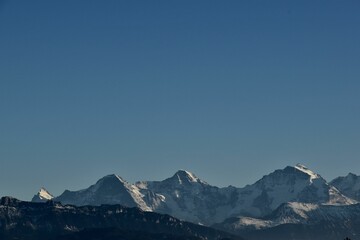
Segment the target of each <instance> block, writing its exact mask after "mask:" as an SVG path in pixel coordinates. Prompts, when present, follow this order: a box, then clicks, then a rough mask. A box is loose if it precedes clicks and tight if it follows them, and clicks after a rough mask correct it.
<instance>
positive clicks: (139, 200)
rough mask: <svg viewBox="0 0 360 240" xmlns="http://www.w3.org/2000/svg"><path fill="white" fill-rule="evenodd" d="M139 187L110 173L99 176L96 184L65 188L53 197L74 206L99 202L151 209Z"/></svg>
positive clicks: (98, 203) (99, 203)
mask: <svg viewBox="0 0 360 240" xmlns="http://www.w3.org/2000/svg"><path fill="white" fill-rule="evenodd" d="M143 197H144V196H143V195H142V194H141V193H140V191H139V189H138V188H137V187H136V186H134V185H132V184H130V183H128V182H126V181H125V180H124V179H122V178H121V177H120V176H118V175H115V174H112V175H108V176H105V177H103V178H101V179H100V180H99V181H97V182H96V184H94V185H92V186H90V187H89V188H87V189H84V190H80V191H69V190H66V191H65V192H64V193H63V194H61V195H60V196H58V197H56V198H54V200H55V201H59V202H61V203H63V204H73V205H76V206H85V205H93V206H99V205H101V204H122V205H124V206H127V207H139V208H140V209H142V210H144V211H151V209H150V208H149V207H148V206H147V205H146V203H145V202H144V200H143Z"/></svg>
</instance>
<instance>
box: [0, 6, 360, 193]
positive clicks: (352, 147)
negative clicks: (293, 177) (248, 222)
mask: <svg viewBox="0 0 360 240" xmlns="http://www.w3.org/2000/svg"><path fill="white" fill-rule="evenodd" d="M359 12H360V2H359V1H331V0H326V1H314V0H311V1H253V0H251V1H250V0H249V1H245V0H244V1H210V0H204V1H200V0H199V1H192V0H191V1H183V0H182V1H169V0H164V1H148V0H146V1H117V0H116V1H115V0H109V1H100V0H99V1H91V0H78V1H73V0H62V1H55V0H41V1H40V0H34V1H28V0H16V1H14V0H0V195H12V196H15V197H18V198H21V199H30V198H31V197H32V195H33V194H34V193H35V192H37V190H38V188H39V187H41V186H44V187H46V188H47V189H48V190H49V191H50V192H52V193H53V194H55V195H59V194H60V193H61V192H62V191H63V190H64V189H70V190H78V189H80V188H84V187H87V186H89V185H90V184H92V183H94V182H95V181H96V180H97V179H99V178H100V177H102V176H104V175H106V174H111V173H116V174H119V175H120V176H122V177H123V178H125V179H127V180H128V181H130V182H134V181H136V180H161V179H164V178H166V177H169V176H171V175H173V174H174V172H175V171H176V170H178V169H187V170H189V171H192V172H194V173H195V174H196V175H198V176H199V177H200V178H202V179H203V180H205V181H207V182H209V183H210V184H213V185H218V186H227V185H230V184H231V185H234V186H244V185H245V184H248V183H253V182H254V181H256V180H257V179H259V178H260V177H261V176H263V175H264V174H267V173H269V172H271V171H273V170H275V169H279V168H284V167H285V166H287V165H294V164H296V163H298V162H300V163H303V164H305V165H307V166H308V167H310V168H311V169H313V170H315V171H317V172H318V173H320V174H321V175H322V176H324V177H325V178H326V179H328V180H331V179H332V178H334V177H336V176H338V175H345V174H347V173H348V172H350V171H351V172H354V173H357V174H360V159H359V156H360V127H359V123H360V65H359V64H360V27H359V26H360V14H359Z"/></svg>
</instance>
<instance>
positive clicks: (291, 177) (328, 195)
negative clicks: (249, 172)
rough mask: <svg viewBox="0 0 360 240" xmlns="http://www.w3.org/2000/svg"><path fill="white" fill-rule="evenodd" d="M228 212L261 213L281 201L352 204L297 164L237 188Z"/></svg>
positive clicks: (315, 175)
mask: <svg viewBox="0 0 360 240" xmlns="http://www.w3.org/2000/svg"><path fill="white" fill-rule="evenodd" d="M237 191H238V195H237V202H236V204H235V206H234V208H233V209H232V210H231V215H232V216H236V215H243V216H252V217H254V216H264V215H267V214H269V213H270V212H272V211H273V210H275V209H276V208H277V207H279V206H280V205H281V204H282V203H286V202H303V203H321V204H340V205H341V204H345V205H347V204H354V203H356V201H354V200H352V199H350V198H348V197H346V196H344V195H343V194H341V193H340V192H339V191H338V190H337V189H336V188H335V187H333V186H331V185H330V184H328V183H327V182H326V180H325V179H323V178H322V177H321V176H320V175H319V174H316V173H314V172H313V171H311V170H309V169H308V168H307V167H305V166H303V165H300V164H297V165H296V166H295V167H289V166H288V167H286V168H284V169H282V170H276V171H274V172H273V173H271V174H269V175H266V176H264V177H263V178H261V179H260V180H259V181H257V182H256V183H254V184H252V185H248V186H245V187H244V188H241V189H238V190H237Z"/></svg>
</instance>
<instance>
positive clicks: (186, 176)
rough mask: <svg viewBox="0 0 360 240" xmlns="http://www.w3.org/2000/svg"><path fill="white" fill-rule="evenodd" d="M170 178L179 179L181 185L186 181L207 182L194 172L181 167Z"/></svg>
mask: <svg viewBox="0 0 360 240" xmlns="http://www.w3.org/2000/svg"><path fill="white" fill-rule="evenodd" d="M170 179H174V180H175V181H177V182H178V183H179V184H180V185H182V184H184V183H205V184H206V182H204V181H202V180H201V179H200V178H198V177H197V176H196V175H195V174H193V173H192V172H189V171H186V170H183V169H180V170H178V171H177V172H176V173H175V174H174V176H172V177H171V178H170Z"/></svg>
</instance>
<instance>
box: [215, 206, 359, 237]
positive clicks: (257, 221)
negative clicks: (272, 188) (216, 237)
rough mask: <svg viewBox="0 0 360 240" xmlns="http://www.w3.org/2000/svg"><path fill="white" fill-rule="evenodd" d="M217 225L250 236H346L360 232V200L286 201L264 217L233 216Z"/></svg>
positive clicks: (219, 227)
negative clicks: (346, 202) (332, 202)
mask: <svg viewBox="0 0 360 240" xmlns="http://www.w3.org/2000/svg"><path fill="white" fill-rule="evenodd" d="M214 227H216V228H218V229H221V230H224V231H228V232H232V233H236V234H241V235H242V236H244V237H245V238H247V239H262V238H264V237H265V236H266V239H270V240H271V239H299V240H300V239H320V240H321V239H324V240H325V239H330V240H332V239H334V240H335V239H343V238H345V237H346V236H349V237H350V236H356V235H358V234H360V204H353V205H342V206H340V205H321V204H311V203H296V202H292V203H284V204H282V205H281V206H280V207H278V208H277V209H276V210H275V211H273V212H272V213H271V214H270V215H268V216H265V217H262V218H251V217H237V218H230V219H227V220H226V221H224V222H223V223H221V224H216V225H214Z"/></svg>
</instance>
